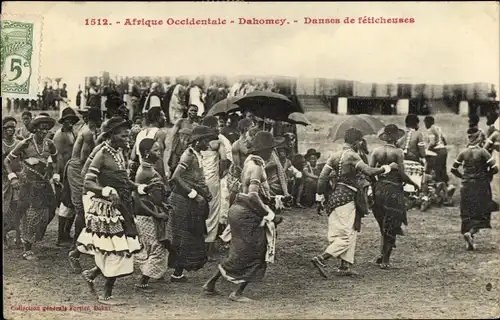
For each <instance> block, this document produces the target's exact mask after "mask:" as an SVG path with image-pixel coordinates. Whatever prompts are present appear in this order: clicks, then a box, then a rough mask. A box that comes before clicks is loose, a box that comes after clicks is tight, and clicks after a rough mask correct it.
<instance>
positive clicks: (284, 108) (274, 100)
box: [234, 91, 301, 121]
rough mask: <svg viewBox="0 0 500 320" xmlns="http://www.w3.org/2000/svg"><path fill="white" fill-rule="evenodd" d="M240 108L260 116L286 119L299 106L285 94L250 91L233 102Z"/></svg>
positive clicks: (298, 108)
mask: <svg viewBox="0 0 500 320" xmlns="http://www.w3.org/2000/svg"><path fill="white" fill-rule="evenodd" d="M234 103H235V104H237V105H238V106H240V108H241V110H244V111H250V112H252V113H253V114H254V115H256V116H258V117H260V118H268V119H273V120H280V121H287V120H288V116H289V115H290V114H291V113H294V112H301V110H300V107H299V106H297V105H296V104H294V103H293V102H292V101H291V100H290V99H288V98H287V97H286V96H284V95H282V94H279V93H275V92H268V91H252V92H249V93H247V94H246V95H245V96H243V97H241V98H240V99H238V100H236V101H235V102H234Z"/></svg>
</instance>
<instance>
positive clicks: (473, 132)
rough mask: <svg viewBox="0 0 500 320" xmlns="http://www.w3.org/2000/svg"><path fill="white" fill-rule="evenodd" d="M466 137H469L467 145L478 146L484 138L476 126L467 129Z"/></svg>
mask: <svg viewBox="0 0 500 320" xmlns="http://www.w3.org/2000/svg"><path fill="white" fill-rule="evenodd" d="M467 137H468V138H469V143H468V144H467V146H480V145H481V144H482V143H483V140H484V136H483V135H482V134H481V131H479V130H478V129H477V128H470V129H469V130H467Z"/></svg>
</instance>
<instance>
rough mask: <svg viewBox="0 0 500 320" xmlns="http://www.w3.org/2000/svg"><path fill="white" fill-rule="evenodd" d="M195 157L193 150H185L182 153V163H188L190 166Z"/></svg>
mask: <svg viewBox="0 0 500 320" xmlns="http://www.w3.org/2000/svg"><path fill="white" fill-rule="evenodd" d="M194 157H195V155H194V153H193V150H191V148H187V149H186V150H184V152H183V153H182V155H181V159H180V162H183V163H186V164H189V163H191V161H192V160H193V159H194Z"/></svg>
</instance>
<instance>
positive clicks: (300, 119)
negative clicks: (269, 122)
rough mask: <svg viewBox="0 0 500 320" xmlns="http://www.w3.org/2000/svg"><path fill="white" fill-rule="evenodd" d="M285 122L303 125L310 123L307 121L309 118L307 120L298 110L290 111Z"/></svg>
mask: <svg viewBox="0 0 500 320" xmlns="http://www.w3.org/2000/svg"><path fill="white" fill-rule="evenodd" d="M285 122H288V123H291V124H301V125H303V126H309V125H311V122H309V120H307V118H306V116H305V115H304V114H303V113H300V112H294V113H291V114H290V115H289V116H288V119H287V120H286V121H285Z"/></svg>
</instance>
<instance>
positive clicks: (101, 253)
mask: <svg viewBox="0 0 500 320" xmlns="http://www.w3.org/2000/svg"><path fill="white" fill-rule="evenodd" d="M129 129H130V124H129V122H128V121H126V120H124V119H123V118H121V117H113V118H111V119H109V120H108V121H107V122H106V123H105V124H104V126H103V133H104V135H105V138H106V141H105V142H104V143H103V146H102V147H101V149H100V150H99V151H98V152H97V153H96V155H95V157H94V159H93V160H92V163H91V164H90V167H89V169H88V172H87V174H86V175H85V178H84V184H83V186H84V188H85V189H84V190H85V191H86V192H87V193H88V192H90V195H91V197H92V198H91V201H90V208H89V210H88V211H86V212H85V216H86V227H85V229H84V230H83V231H82V232H81V233H80V236H79V237H78V240H77V248H78V250H79V251H80V252H82V253H87V254H91V255H93V256H94V261H95V264H96V266H95V267H94V268H93V269H90V270H85V271H83V272H82V276H83V277H84V278H85V280H86V281H87V283H88V284H89V287H90V289H91V291H92V293H94V294H95V289H94V286H93V282H94V279H95V278H96V277H97V276H99V275H101V274H102V275H103V276H104V277H105V278H106V282H105V285H104V295H102V296H100V297H99V299H98V300H99V302H101V303H104V304H112V305H118V304H121V301H119V300H114V299H112V291H113V287H114V284H115V281H116V279H117V277H120V276H125V275H129V274H131V273H133V272H134V264H133V261H134V260H133V256H132V254H133V253H136V252H138V251H139V250H140V249H141V245H140V243H139V238H138V233H137V229H136V225H135V222H134V217H133V208H134V207H133V198H132V192H133V191H137V192H138V193H139V194H145V193H146V192H145V188H146V186H145V185H137V184H135V183H133V182H132V181H130V180H129V179H128V173H127V170H126V164H127V162H126V160H125V157H124V155H123V151H122V150H123V149H124V148H125V147H126V144H127V141H128V136H129V134H130V130H129ZM85 191H84V192H85Z"/></svg>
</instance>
